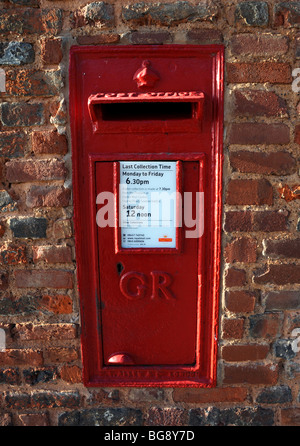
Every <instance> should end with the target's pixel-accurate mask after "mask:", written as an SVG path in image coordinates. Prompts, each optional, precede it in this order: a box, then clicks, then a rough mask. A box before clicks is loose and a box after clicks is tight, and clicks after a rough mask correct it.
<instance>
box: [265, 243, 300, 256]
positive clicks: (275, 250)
mask: <svg viewBox="0 0 300 446" xmlns="http://www.w3.org/2000/svg"><path fill="white" fill-rule="evenodd" d="M264 255H266V256H268V257H279V258H280V257H283V258H295V259H299V258H300V238H296V239H289V240H287V239H286V240H265V241H264Z"/></svg>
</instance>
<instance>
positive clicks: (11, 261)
mask: <svg viewBox="0 0 300 446" xmlns="http://www.w3.org/2000/svg"><path fill="white" fill-rule="evenodd" d="M19 263H21V264H22V263H27V258H26V248H25V246H19V245H14V244H7V243H4V244H3V245H2V246H0V264H2V265H17V264H19Z"/></svg>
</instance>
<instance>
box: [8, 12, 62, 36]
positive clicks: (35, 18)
mask: <svg viewBox="0 0 300 446" xmlns="http://www.w3.org/2000/svg"><path fill="white" fill-rule="evenodd" d="M61 28H62V13H61V10H60V9H51V10H49V9H44V10H40V9H32V8H14V9H2V10H1V11H0V31H1V33H2V34H11V33H17V34H19V35H24V34H25V35H26V34H36V33H37V34H43V33H45V32H46V33H51V34H55V33H58V32H60V31H61Z"/></svg>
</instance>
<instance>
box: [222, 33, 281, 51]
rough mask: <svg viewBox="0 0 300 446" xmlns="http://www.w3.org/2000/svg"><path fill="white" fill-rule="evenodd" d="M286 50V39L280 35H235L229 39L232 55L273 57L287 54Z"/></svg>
mask: <svg viewBox="0 0 300 446" xmlns="http://www.w3.org/2000/svg"><path fill="white" fill-rule="evenodd" d="M288 49H289V42H288V38H287V37H284V36H280V35H275V36H274V35H270V34H236V35H234V36H233V37H232V39H231V51H232V53H233V54H234V55H240V54H249V55H251V56H275V55H277V54H285V53H287V51H288Z"/></svg>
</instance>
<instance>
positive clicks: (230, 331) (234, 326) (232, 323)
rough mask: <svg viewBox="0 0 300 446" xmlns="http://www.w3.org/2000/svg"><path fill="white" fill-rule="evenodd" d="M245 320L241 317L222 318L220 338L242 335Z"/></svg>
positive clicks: (236, 337)
mask: <svg viewBox="0 0 300 446" xmlns="http://www.w3.org/2000/svg"><path fill="white" fill-rule="evenodd" d="M244 326H245V320H244V319H243V318H238V319H228V318H223V323H222V338H223V339H241V338H242V337H243V336H244Z"/></svg>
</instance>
